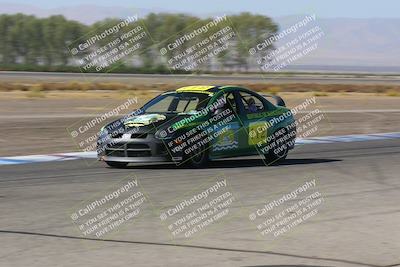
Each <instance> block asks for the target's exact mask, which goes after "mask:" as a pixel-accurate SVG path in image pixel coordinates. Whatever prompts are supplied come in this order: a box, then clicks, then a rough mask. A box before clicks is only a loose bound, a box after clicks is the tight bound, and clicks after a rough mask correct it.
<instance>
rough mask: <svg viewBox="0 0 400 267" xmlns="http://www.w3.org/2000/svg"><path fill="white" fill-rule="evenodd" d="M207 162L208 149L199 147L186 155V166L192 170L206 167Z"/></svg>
mask: <svg viewBox="0 0 400 267" xmlns="http://www.w3.org/2000/svg"><path fill="white" fill-rule="evenodd" d="M208 162H209V156H208V147H205V146H201V147H199V148H198V149H196V150H195V151H193V152H192V153H190V154H189V155H188V158H187V160H185V163H186V165H189V166H190V167H193V168H203V167H206V166H207V164H208Z"/></svg>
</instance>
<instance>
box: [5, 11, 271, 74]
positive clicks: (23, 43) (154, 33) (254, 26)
mask: <svg viewBox="0 0 400 267" xmlns="http://www.w3.org/2000/svg"><path fill="white" fill-rule="evenodd" d="M211 20H212V19H199V18H197V17H194V16H189V15H185V14H166V13H161V14H154V13H152V14H149V15H147V16H146V17H144V18H142V19H140V21H139V22H138V23H140V25H144V27H145V29H146V31H147V32H148V33H149V38H146V39H144V45H145V46H146V49H144V50H141V51H140V53H139V54H137V55H136V58H137V59H136V60H137V61H139V62H140V68H141V69H147V70H148V69H153V70H155V69H157V68H158V69H160V65H164V66H165V65H166V64H165V61H162V60H161V61H160V54H159V44H162V43H163V42H164V41H165V40H168V39H171V38H172V39H173V37H174V36H180V35H179V34H180V33H182V32H187V31H190V28H191V27H193V28H196V27H197V26H201V25H205V24H206V23H207V22H210V21H211ZM228 20H229V23H225V24H226V25H230V26H233V28H234V30H235V32H236V33H237V36H236V38H235V39H232V40H231V41H230V42H231V46H230V48H229V51H225V52H224V53H221V55H218V56H219V59H220V60H219V62H220V63H221V66H222V67H223V68H224V67H225V68H227V67H229V68H233V67H236V68H243V67H244V68H246V69H247V68H248V64H249V63H250V61H251V60H252V59H250V56H249V53H248V48H249V47H253V46H255V45H256V44H257V43H259V42H261V41H262V40H264V39H266V38H267V37H268V36H271V35H273V34H275V33H276V32H277V30H278V27H277V25H276V24H275V23H274V22H273V21H272V20H271V19H270V18H268V17H266V16H261V15H252V14H249V13H241V14H239V15H234V16H229V17H228ZM120 21H121V20H119V19H105V20H103V21H99V22H97V23H94V24H93V25H84V24H82V23H79V22H76V21H71V20H67V19H65V18H64V17H63V16H60V15H57V16H51V17H48V18H36V17H34V16H28V15H23V14H15V15H0V67H1V68H3V69H6V68H7V66H8V68H10V66H13V67H14V68H15V67H16V66H31V67H32V66H36V67H42V68H43V67H49V68H53V69H54V67H71V68H76V69H79V68H77V63H76V62H77V61H76V60H74V57H73V56H72V55H71V52H70V51H69V48H70V47H71V46H74V44H77V43H79V42H81V41H82V40H85V38H87V37H88V36H93V35H94V34H100V33H102V32H104V30H106V29H108V28H111V27H113V26H114V25H117V24H118V23H119V22H120ZM135 25H136V26H137V25H138V24H137V23H135ZM135 25H129V26H127V27H123V28H121V31H120V32H118V35H122V34H124V33H126V32H128V31H130V30H131V29H133V28H134V27H136V26H135ZM150 36H151V37H150ZM110 38H111V39H112V38H115V36H109V37H108V38H106V39H104V40H101V41H99V42H97V43H96V45H95V46H94V47H92V48H91V50H88V51H87V52H90V51H93V49H96V47H97V48H98V47H99V46H102V45H104V44H106V43H107V42H109V41H110V40H111V39H110ZM197 41H198V40H197V39H195V40H192V41H188V42H186V43H185V45H184V46H182V47H181V48H180V50H179V49H178V50H176V51H175V53H179V52H181V51H182V49H185V48H187V47H189V46H191V45H193V43H194V42H197ZM269 49H273V47H272V46H271V47H269ZM131 56H133V55H130V57H131ZM227 58H229V60H227ZM129 62H131V61H129V60H127V59H126V58H124V59H123V60H121V62H118V64H119V66H120V67H121V66H122V67H121V68H122V69H123V70H124V71H129V68H130V67H131V66H130V63H129ZM121 63H123V64H121ZM13 67H11V68H13ZM223 68H222V69H223ZM20 69H21V68H20ZM136 70H138V68H137V66H136Z"/></svg>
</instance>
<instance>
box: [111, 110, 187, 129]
mask: <svg viewBox="0 0 400 267" xmlns="http://www.w3.org/2000/svg"><path fill="white" fill-rule="evenodd" d="M190 116H191V115H190V114H158V113H152V114H140V115H134V116H127V117H124V118H121V119H118V120H115V121H113V122H111V123H109V124H107V125H106V126H104V129H107V131H108V132H109V133H112V132H120V133H123V132H126V131H130V130H132V129H135V132H137V133H155V132H156V131H157V130H160V129H161V128H162V129H165V128H167V127H169V126H171V125H172V124H174V123H175V122H178V121H180V120H182V119H183V118H185V117H190Z"/></svg>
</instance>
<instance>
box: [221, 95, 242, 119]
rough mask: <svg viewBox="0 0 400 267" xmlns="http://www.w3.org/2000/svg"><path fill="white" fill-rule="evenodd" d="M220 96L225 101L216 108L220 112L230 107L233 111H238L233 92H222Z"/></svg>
mask: <svg viewBox="0 0 400 267" xmlns="http://www.w3.org/2000/svg"><path fill="white" fill-rule="evenodd" d="M221 98H223V99H224V100H225V101H224V103H225V104H223V105H221V106H220V107H219V108H218V110H219V111H220V112H221V111H223V110H226V109H230V110H231V111H232V112H233V113H236V114H237V113H238V108H237V105H236V101H235V94H234V93H233V92H228V93H224V94H223V95H222V96H221Z"/></svg>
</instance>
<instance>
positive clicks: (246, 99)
mask: <svg viewBox="0 0 400 267" xmlns="http://www.w3.org/2000/svg"><path fill="white" fill-rule="evenodd" d="M239 94H240V99H241V101H242V103H243V108H244V112H246V113H257V112H262V111H265V110H266V107H265V106H264V103H263V102H262V101H261V99H260V98H259V97H257V96H255V95H253V94H249V93H247V92H242V91H241V92H239Z"/></svg>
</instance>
